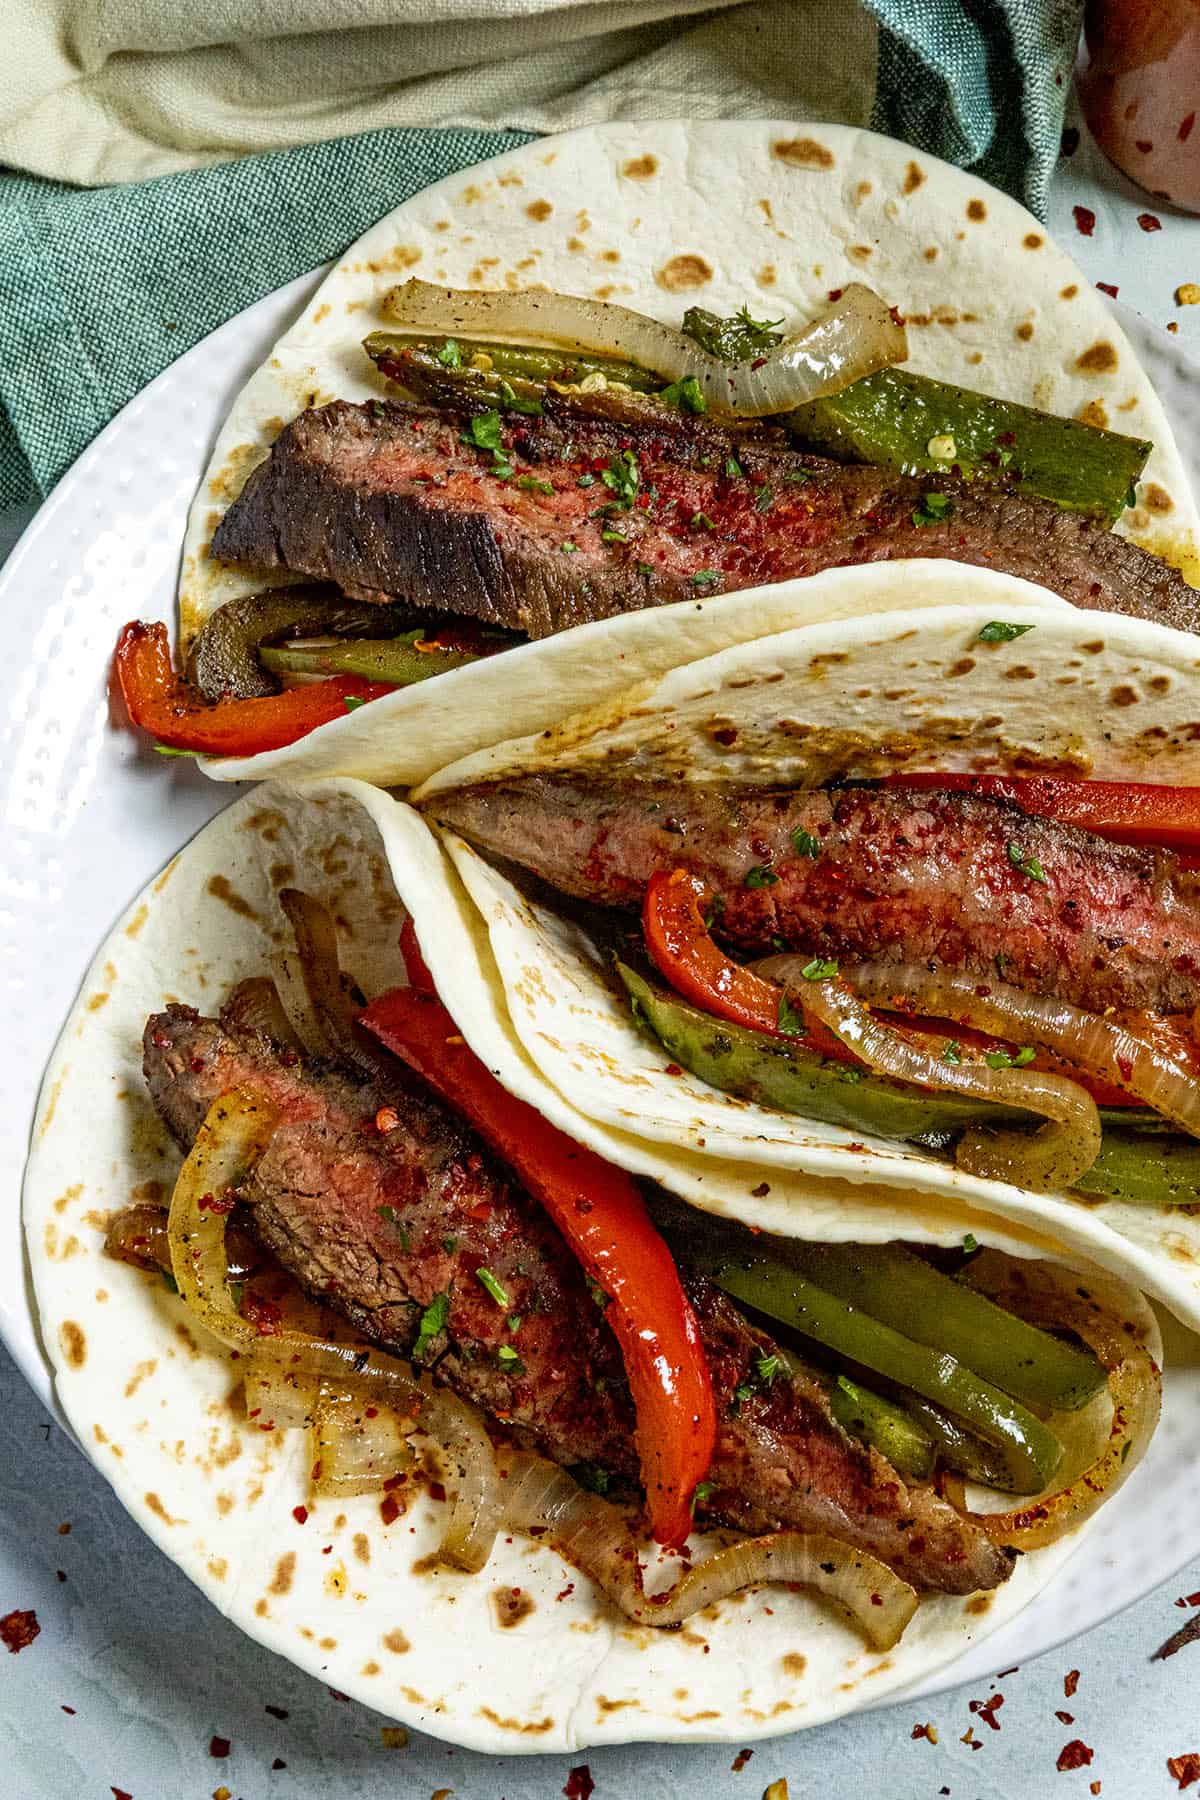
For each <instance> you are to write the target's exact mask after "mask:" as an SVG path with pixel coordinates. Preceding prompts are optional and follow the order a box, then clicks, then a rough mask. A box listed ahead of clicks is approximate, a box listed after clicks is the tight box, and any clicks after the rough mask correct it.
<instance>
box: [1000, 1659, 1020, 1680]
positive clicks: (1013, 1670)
mask: <svg viewBox="0 0 1200 1800" xmlns="http://www.w3.org/2000/svg"><path fill="white" fill-rule="evenodd" d="M1020 1673H1021V1665H1020V1663H1014V1664H1013V1666H1012V1668H1011V1669H1001V1670H1000V1673H999V1674H998V1675H997V1677H996V1680H997V1681H1003V1680H1004V1677H1005V1676H1006V1675H1019V1674H1020Z"/></svg>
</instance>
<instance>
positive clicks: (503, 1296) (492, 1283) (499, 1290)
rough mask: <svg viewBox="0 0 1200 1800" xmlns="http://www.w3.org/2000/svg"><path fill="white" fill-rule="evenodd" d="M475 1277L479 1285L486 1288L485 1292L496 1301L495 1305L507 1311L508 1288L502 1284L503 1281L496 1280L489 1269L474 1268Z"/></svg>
mask: <svg viewBox="0 0 1200 1800" xmlns="http://www.w3.org/2000/svg"><path fill="white" fill-rule="evenodd" d="M475 1279H476V1281H478V1283H479V1285H480V1287H482V1288H486V1290H487V1292H488V1293H489V1294H490V1295H491V1296H492V1299H493V1300H494V1301H495V1302H496V1305H497V1306H499V1307H500V1308H501V1309H502V1310H503V1311H505V1312H507V1310H508V1290H507V1288H506V1287H505V1286H504V1283H503V1282H502V1281H497V1280H496V1277H495V1276H494V1275H493V1274H492V1271H491V1270H490V1269H476V1271H475Z"/></svg>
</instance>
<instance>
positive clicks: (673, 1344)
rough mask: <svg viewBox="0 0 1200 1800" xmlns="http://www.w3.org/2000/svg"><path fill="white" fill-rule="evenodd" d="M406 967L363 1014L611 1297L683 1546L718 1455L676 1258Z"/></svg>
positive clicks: (658, 1532)
mask: <svg viewBox="0 0 1200 1800" xmlns="http://www.w3.org/2000/svg"><path fill="white" fill-rule="evenodd" d="M409 935H410V938H411V939H412V943H413V945H414V946H415V937H414V936H413V934H411V933H410V934H409ZM406 954H407V953H406ZM417 955H418V957H419V951H418V952H417ZM408 967H409V974H410V978H412V977H413V976H414V975H415V976H416V981H414V985H413V986H412V987H407V988H393V989H392V991H391V992H390V993H387V994H383V995H381V996H380V997H379V999H377V1000H374V1001H372V1003H371V1005H370V1006H369V1007H368V1008H367V1009H366V1011H365V1012H364V1013H362V1014H361V1015H360V1018H359V1023H360V1024H362V1025H364V1026H365V1027H366V1029H367V1030H368V1031H370V1032H372V1033H373V1034H374V1035H375V1036H376V1037H377V1038H378V1039H379V1041H380V1042H381V1043H382V1044H384V1045H386V1047H387V1048H388V1049H389V1050H391V1051H392V1052H393V1053H394V1054H395V1055H397V1056H399V1057H401V1058H402V1059H403V1060H404V1061H405V1062H406V1063H408V1064H409V1066H410V1067H411V1068H413V1069H415V1070H416V1071H417V1073H418V1074H419V1075H420V1076H422V1077H423V1079H424V1080H426V1081H427V1082H428V1083H429V1085H430V1086H431V1087H432V1088H433V1089H434V1090H435V1092H437V1093H439V1094H440V1095H441V1096H442V1098H443V1099H445V1100H446V1101H448V1102H449V1104H450V1105H451V1106H453V1107H455V1108H456V1109H457V1110H458V1111H459V1112H461V1113H462V1114H464V1115H465V1117H466V1118H467V1119H469V1120H470V1122H471V1124H472V1125H474V1127H475V1129H476V1130H477V1131H478V1132H479V1134H480V1136H481V1137H482V1138H484V1139H485V1141H486V1142H487V1143H488V1144H490V1145H491V1147H492V1149H493V1150H495V1151H496V1152H497V1154H498V1155H500V1156H501V1157H503V1158H504V1160H505V1162H507V1163H508V1164H509V1166H510V1168H512V1169H513V1171H514V1172H515V1173H516V1174H517V1175H518V1176H519V1177H520V1179H521V1181H522V1182H523V1183H524V1185H525V1187H526V1188H527V1189H528V1190H529V1192H530V1193H531V1194H532V1195H533V1197H534V1198H535V1199H536V1200H537V1201H538V1202H539V1203H540V1204H541V1205H542V1206H544V1207H545V1209H546V1211H547V1212H548V1213H549V1215H550V1217H551V1218H552V1219H553V1220H554V1223H555V1224H556V1225H557V1226H558V1228H559V1230H560V1231H561V1232H562V1234H563V1236H564V1237H565V1238H566V1240H567V1243H568V1244H569V1245H570V1247H571V1249H572V1250H573V1251H574V1253H575V1255H576V1256H577V1257H578V1258H579V1261H580V1263H581V1264H582V1265H583V1267H584V1269H585V1270H586V1272H587V1273H588V1275H590V1276H591V1278H592V1280H593V1281H595V1282H598V1283H599V1285H600V1286H601V1287H602V1288H603V1289H604V1291H605V1293H606V1294H607V1295H608V1296H609V1306H608V1318H609V1322H610V1323H611V1325H612V1328H613V1330H614V1332H615V1333H616V1336H617V1341H618V1343H619V1344H620V1346H621V1354H622V1356H623V1357H624V1360H625V1371H626V1374H627V1375H628V1377H629V1387H630V1392H631V1393H632V1395H633V1404H634V1408H635V1411H636V1415H637V1447H638V1456H639V1459H640V1461H641V1469H642V1482H643V1485H644V1486H645V1489H646V1502H647V1507H648V1510H649V1514H650V1524H651V1528H652V1530H653V1532H654V1535H655V1537H656V1538H657V1539H658V1540H659V1542H660V1543H663V1544H667V1545H669V1546H671V1547H672V1548H676V1549H677V1548H679V1547H681V1546H682V1545H683V1543H684V1542H685V1541H686V1539H687V1535H688V1532H689V1531H690V1530H691V1526H692V1499H693V1495H694V1494H695V1490H696V1485H697V1483H698V1482H700V1481H702V1480H703V1478H704V1476H705V1475H706V1474H707V1472H708V1467H709V1464H710V1462H711V1461H712V1453H713V1445H714V1442H715V1440H716V1408H715V1405H714V1402H713V1392H712V1380H711V1376H710V1373H709V1368H708V1361H707V1358H706V1357H705V1354H704V1345H703V1343H702V1341H701V1338H700V1330H699V1327H698V1325H697V1324H696V1318H695V1314H694V1313H693V1312H692V1308H691V1306H690V1304H689V1302H688V1299H687V1296H686V1294H685V1293H684V1291H683V1287H682V1284H681V1282H680V1279H679V1271H678V1270H677V1268H676V1267H675V1263H674V1259H673V1258H672V1256H671V1253H670V1251H669V1250H668V1249H667V1246H666V1244H665V1243H664V1242H663V1240H662V1238H661V1237H660V1236H659V1234H658V1232H657V1231H656V1230H655V1229H654V1226H653V1225H652V1224H651V1222H650V1219H649V1216H648V1215H647V1212H646V1208H645V1204H644V1202H643V1200H642V1197H641V1195H640V1193H639V1192H638V1190H637V1187H636V1185H635V1184H634V1182H633V1180H632V1178H631V1177H630V1176H628V1175H626V1174H625V1173H624V1171H623V1170H621V1169H616V1168H614V1167H613V1166H612V1164H611V1163H607V1162H605V1160H604V1158H603V1157H601V1156H598V1155H597V1154H596V1153H595V1151H593V1150H588V1149H586V1148H585V1147H584V1146H583V1145H582V1144H577V1143H575V1141H574V1140H573V1139H572V1138H569V1137H568V1136H567V1134H566V1133H565V1132H563V1131H560V1130H559V1129H558V1127H557V1126H556V1125H551V1124H550V1123H549V1121H548V1120H546V1119H544V1118H543V1117H542V1115H541V1113H539V1112H538V1111H537V1110H536V1109H535V1108H534V1107H532V1106H529V1105H528V1104H527V1103H526V1102H525V1101H523V1100H518V1099H515V1098H514V1096H513V1095H512V1094H510V1093H508V1091H507V1090H506V1089H505V1088H503V1087H501V1085H500V1083H499V1082H498V1081H497V1079H496V1077H495V1076H494V1075H493V1074H492V1073H491V1071H490V1070H489V1069H488V1068H487V1067H486V1066H485V1064H484V1063H482V1062H481V1061H480V1060H479V1058H478V1057H477V1056H476V1055H475V1053H474V1051H473V1050H471V1049H469V1048H468V1046H467V1045H466V1044H465V1043H464V1042H463V1039H462V1037H461V1035H460V1033H459V1031H458V1027H457V1026H456V1025H455V1023H454V1020H453V1018H452V1017H451V1016H450V1014H449V1013H448V1012H447V1010H446V1008H445V1007H444V1006H443V1005H442V1003H441V1001H440V1000H439V999H438V998H437V996H436V995H435V994H433V993H431V992H428V991H423V990H422V988H421V987H420V986H418V985H417V981H419V980H421V979H422V977H421V970H422V969H424V964H423V963H421V964H420V966H419V968H418V967H417V966H416V965H415V964H414V963H413V962H412V961H411V960H409V962H408ZM427 976H428V971H427V970H426V971H425V977H426V978H427Z"/></svg>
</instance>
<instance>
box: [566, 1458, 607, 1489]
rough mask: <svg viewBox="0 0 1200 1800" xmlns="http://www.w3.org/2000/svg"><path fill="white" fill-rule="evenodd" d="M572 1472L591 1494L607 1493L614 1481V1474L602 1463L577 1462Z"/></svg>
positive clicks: (582, 1486) (581, 1485)
mask: <svg viewBox="0 0 1200 1800" xmlns="http://www.w3.org/2000/svg"><path fill="white" fill-rule="evenodd" d="M571 1473H572V1475H573V1476H574V1477H575V1479H576V1481H577V1482H578V1483H579V1485H580V1487H581V1488H586V1489H587V1490H588V1492H589V1494H607V1492H608V1490H609V1487H610V1485H611V1483H612V1476H611V1475H610V1474H609V1472H608V1470H607V1469H606V1468H605V1467H604V1466H603V1464H602V1463H576V1464H575V1465H574V1467H573V1468H572V1470H571Z"/></svg>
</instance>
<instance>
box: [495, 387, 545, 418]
mask: <svg viewBox="0 0 1200 1800" xmlns="http://www.w3.org/2000/svg"><path fill="white" fill-rule="evenodd" d="M500 404H501V406H502V407H503V408H504V410H505V411H506V412H517V413H533V414H534V415H536V416H538V417H540V416H541V411H542V403H541V401H540V400H538V399H535V398H534V397H532V396H531V397H530V398H529V399H528V400H526V399H523V398H522V396H521V395H520V394H518V393H517V391H516V389H515V388H511V387H510V386H509V385H508V383H507V381H502V382H501V383H500Z"/></svg>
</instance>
